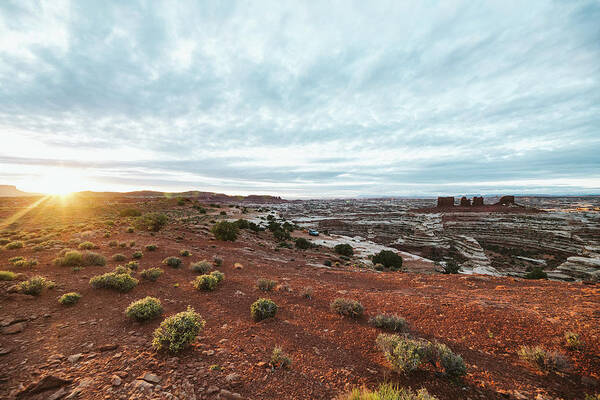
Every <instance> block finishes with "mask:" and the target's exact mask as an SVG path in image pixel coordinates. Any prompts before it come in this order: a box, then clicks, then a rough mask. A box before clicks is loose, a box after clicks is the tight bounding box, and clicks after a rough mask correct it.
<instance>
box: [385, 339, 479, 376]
mask: <svg viewBox="0 0 600 400" xmlns="http://www.w3.org/2000/svg"><path fill="white" fill-rule="evenodd" d="M376 343H377V347H379V349H380V350H381V351H382V352H383V354H384V356H385V358H386V359H387V360H388V361H389V362H390V364H391V365H392V369H394V370H395V371H397V372H400V373H410V372H412V371H415V370H416V369H418V368H419V367H420V366H421V365H422V364H423V363H430V364H431V365H433V366H438V365H440V366H441V368H442V369H443V370H444V373H445V374H446V375H448V376H450V377H452V378H458V377H461V376H464V375H465V374H466V373H467V367H466V365H465V363H464V361H463V359H462V357H461V356H460V355H458V354H455V353H453V352H452V350H450V348H449V347H448V346H446V345H445V344H443V343H437V342H435V343H432V342H429V341H427V340H425V339H410V338H408V337H407V336H401V335H386V334H380V335H379V336H377V341H376Z"/></svg>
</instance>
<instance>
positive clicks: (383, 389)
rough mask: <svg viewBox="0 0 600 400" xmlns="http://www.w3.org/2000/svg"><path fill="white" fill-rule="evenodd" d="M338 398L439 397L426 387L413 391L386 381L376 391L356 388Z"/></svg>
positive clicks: (431, 399) (404, 399)
mask: <svg viewBox="0 0 600 400" xmlns="http://www.w3.org/2000/svg"><path fill="white" fill-rule="evenodd" d="M336 400H437V397H435V396H432V395H430V394H429V392H427V390H426V389H424V388H423V389H420V390H419V391H417V392H413V391H412V390H410V389H405V388H400V387H397V386H394V385H392V384H389V383H386V384H382V385H380V386H379V387H378V388H377V389H376V390H375V391H371V390H368V389H365V388H363V389H354V390H352V392H350V393H347V394H344V395H342V396H340V397H337V399H336Z"/></svg>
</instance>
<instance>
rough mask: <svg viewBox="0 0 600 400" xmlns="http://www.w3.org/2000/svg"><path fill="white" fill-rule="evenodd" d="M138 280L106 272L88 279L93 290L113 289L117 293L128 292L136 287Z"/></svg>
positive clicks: (129, 276)
mask: <svg viewBox="0 0 600 400" xmlns="http://www.w3.org/2000/svg"><path fill="white" fill-rule="evenodd" d="M138 282H139V281H138V280H137V279H135V278H134V277H132V276H131V275H130V274H127V273H117V272H107V273H106V274H103V275H97V276H94V277H92V278H91V279H90V285H91V286H92V287H93V288H94V289H113V290H116V291H118V292H129V291H130V290H131V289H133V288H134V287H136V286H137V284H138Z"/></svg>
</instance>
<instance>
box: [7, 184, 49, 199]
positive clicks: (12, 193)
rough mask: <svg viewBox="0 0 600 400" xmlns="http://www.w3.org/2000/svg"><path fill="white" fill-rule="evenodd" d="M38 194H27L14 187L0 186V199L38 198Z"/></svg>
mask: <svg viewBox="0 0 600 400" xmlns="http://www.w3.org/2000/svg"><path fill="white" fill-rule="evenodd" d="M39 195H40V194H39V193H28V192H24V191H22V190H19V189H17V187H16V186H14V185H0V197H18V196H39Z"/></svg>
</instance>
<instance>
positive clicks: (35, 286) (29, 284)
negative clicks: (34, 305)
mask: <svg viewBox="0 0 600 400" xmlns="http://www.w3.org/2000/svg"><path fill="white" fill-rule="evenodd" d="M54 285H55V284H54V282H52V281H50V280H48V279H46V278H44V277H43V276H34V277H33V278H30V279H28V280H26V281H23V282H20V283H19V284H18V285H17V290H18V291H19V292H20V293H23V294H28V295H30V296H39V295H40V294H41V293H42V290H44V288H49V289H51V288H53V287H54Z"/></svg>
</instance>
